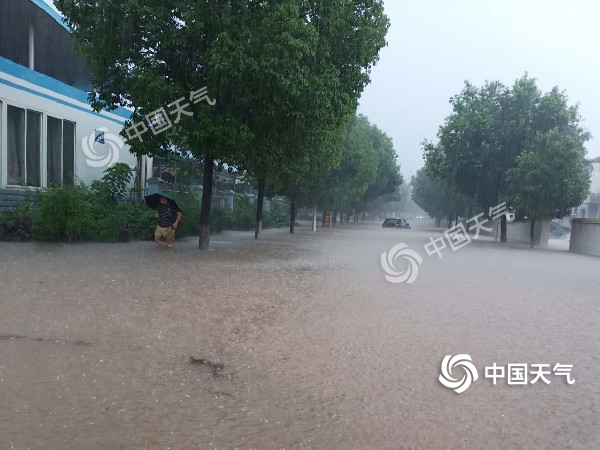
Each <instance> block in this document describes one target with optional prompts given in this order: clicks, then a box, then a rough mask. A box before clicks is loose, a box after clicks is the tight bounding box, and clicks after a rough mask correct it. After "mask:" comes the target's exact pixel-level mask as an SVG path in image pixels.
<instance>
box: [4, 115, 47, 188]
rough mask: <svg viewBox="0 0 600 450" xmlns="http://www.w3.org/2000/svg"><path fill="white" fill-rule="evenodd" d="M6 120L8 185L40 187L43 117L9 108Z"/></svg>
mask: <svg viewBox="0 0 600 450" xmlns="http://www.w3.org/2000/svg"><path fill="white" fill-rule="evenodd" d="M6 119H7V120H6V123H7V141H8V142H7V156H8V158H7V172H8V180H7V181H8V184H13V185H19V186H40V185H41V173H40V172H41V164H40V157H41V144H42V139H41V133H42V114H41V113H39V112H36V111H30V110H25V109H23V108H18V107H16V106H11V105H8V107H7V113H6Z"/></svg>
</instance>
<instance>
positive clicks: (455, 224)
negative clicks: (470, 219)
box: [454, 216, 458, 227]
mask: <svg viewBox="0 0 600 450" xmlns="http://www.w3.org/2000/svg"><path fill="white" fill-rule="evenodd" d="M454 226H455V227H457V226H458V216H456V217H455V218H454Z"/></svg>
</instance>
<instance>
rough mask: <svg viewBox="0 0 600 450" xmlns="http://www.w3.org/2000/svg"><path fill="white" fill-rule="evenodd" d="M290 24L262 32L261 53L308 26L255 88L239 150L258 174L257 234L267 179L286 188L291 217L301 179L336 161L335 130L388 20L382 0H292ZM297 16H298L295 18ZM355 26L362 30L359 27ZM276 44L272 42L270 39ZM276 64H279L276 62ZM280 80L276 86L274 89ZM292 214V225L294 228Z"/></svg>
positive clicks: (351, 107)
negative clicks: (269, 79)
mask: <svg viewBox="0 0 600 450" xmlns="http://www.w3.org/2000/svg"><path fill="white" fill-rule="evenodd" d="M285 3H286V4H291V3H295V4H296V5H297V8H296V10H295V14H292V15H291V16H290V17H291V18H290V19H289V21H291V23H290V24H287V23H285V22H283V21H282V20H281V19H278V20H275V24H274V25H273V26H271V27H264V26H261V27H260V29H267V30H268V29H273V28H277V27H278V26H279V27H281V30H280V31H279V32H277V33H275V34H273V33H268V34H265V37H264V40H265V42H267V43H269V45H267V47H266V49H262V48H257V49H256V51H258V52H260V54H261V56H262V57H264V53H265V51H266V52H269V50H270V49H271V47H272V46H273V44H272V41H273V40H274V39H275V40H277V39H284V40H286V41H290V40H293V39H294V38H295V36H298V35H299V32H298V31H296V29H299V30H302V29H304V28H308V29H309V30H310V33H308V34H307V39H305V40H304V41H303V42H299V43H298V48H297V49H296V52H295V56H297V58H295V59H292V62H293V64H296V66H292V67H290V64H288V63H287V62H286V60H285V59H288V60H289V56H288V55H282V54H279V55H271V59H270V60H275V61H277V57H279V58H284V60H283V61H282V62H281V63H278V64H276V65H275V66H274V68H273V69H272V72H273V73H274V74H275V80H274V82H273V83H271V85H268V86H265V84H264V80H261V83H262V85H263V86H264V87H265V89H254V91H253V92H256V98H255V99H254V100H253V102H252V112H253V113H252V115H251V116H250V125H249V127H250V129H251V130H252V132H253V133H254V136H255V139H254V141H253V143H252V145H251V146H250V148H249V151H248V152H247V153H246V155H245V159H244V167H245V168H246V169H247V170H249V171H250V172H251V173H253V174H254V175H255V176H256V177H257V179H258V191H259V198H258V202H257V228H256V233H255V237H259V236H260V227H261V216H262V204H263V198H264V193H265V191H266V186H267V185H269V186H270V187H271V189H272V190H273V192H279V193H283V194H288V195H289V196H290V198H291V215H292V216H293V217H295V209H296V202H297V198H298V196H303V198H304V199H307V198H308V196H307V195H306V194H307V193H306V192H302V191H303V188H302V187H301V185H302V184H305V185H308V184H310V183H307V180H317V179H319V177H323V176H325V175H327V173H328V172H329V171H330V170H333V169H336V168H337V167H338V166H339V165H340V163H341V152H342V146H341V145H340V140H339V135H340V134H341V133H343V132H344V130H345V128H346V126H347V123H348V121H349V120H350V118H351V117H352V116H354V114H355V111H356V108H357V105H358V100H359V97H360V95H361V93H362V92H363V90H364V88H365V87H366V85H367V84H368V83H369V80H370V71H371V68H372V66H373V65H374V64H375V63H376V61H377V60H378V58H379V56H378V55H379V51H380V49H381V48H382V47H383V46H384V45H385V36H386V34H387V30H388V28H389V21H388V19H387V17H386V16H385V14H384V11H383V3H382V2H381V1H380V0H377V1H372V0H353V1H328V2H323V1H321V0H315V1H305V0H302V1H295V2H285ZM299 19H301V20H302V21H303V22H300V23H298V20H299ZM357 30H360V32H357ZM275 48H276V47H275ZM282 68H284V69H283V70H282ZM274 86H275V87H281V89H274ZM293 229H294V219H293V218H292V220H291V225H290V231H291V232H293Z"/></svg>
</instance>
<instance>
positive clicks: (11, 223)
mask: <svg viewBox="0 0 600 450" xmlns="http://www.w3.org/2000/svg"><path fill="white" fill-rule="evenodd" d="M32 237H33V224H32V220H31V214H30V213H29V212H24V211H9V212H4V213H0V241H17V242H20V241H28V240H30V239H31V238H32Z"/></svg>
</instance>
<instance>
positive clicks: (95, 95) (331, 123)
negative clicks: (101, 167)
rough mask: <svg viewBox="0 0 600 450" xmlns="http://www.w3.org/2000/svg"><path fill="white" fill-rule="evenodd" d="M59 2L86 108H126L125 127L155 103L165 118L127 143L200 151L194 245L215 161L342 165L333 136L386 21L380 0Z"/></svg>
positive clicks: (255, 166)
mask: <svg viewBox="0 0 600 450" xmlns="http://www.w3.org/2000/svg"><path fill="white" fill-rule="evenodd" d="M56 4H57V6H58V8H59V9H60V10H61V12H62V13H63V14H64V15H65V17H66V19H67V23H68V24H69V26H70V28H71V29H72V31H73V35H74V37H75V40H76V45H77V48H78V50H79V51H80V52H81V53H83V55H84V56H85V58H86V62H87V64H88V66H89V67H90V69H91V71H92V74H93V87H94V90H93V92H92V93H91V94H90V100H91V101H92V104H93V106H94V108H96V109H102V108H106V109H114V108H116V107H119V106H125V107H130V108H132V109H133V114H132V120H131V122H129V123H128V124H127V125H126V127H128V126H130V125H132V124H135V123H139V122H142V120H143V119H144V118H146V119H148V118H149V117H152V116H153V115H154V114H156V112H157V111H158V112H159V113H160V111H161V110H160V108H164V109H165V110H166V114H164V111H163V113H162V116H167V117H166V118H167V119H169V118H170V119H171V122H172V124H171V126H169V127H168V129H165V130H164V131H161V132H160V133H156V134H155V133H154V132H152V133H151V132H146V133H145V134H143V136H140V138H136V136H135V135H134V136H131V135H130V134H129V135H128V134H127V133H123V134H124V135H125V136H127V138H128V143H129V144H130V145H131V148H132V150H133V151H134V152H136V153H138V154H151V155H152V154H162V153H169V152H190V153H191V154H192V155H193V156H194V157H195V158H198V159H203V161H204V165H203V166H204V177H203V178H204V190H203V197H202V214H201V219H200V221H201V229H202V233H201V238H200V247H201V248H206V247H207V245H208V242H209V216H210V204H211V192H212V170H213V166H214V164H215V162H219V163H221V164H227V165H229V166H236V167H241V168H243V169H245V170H247V171H249V172H250V173H252V174H253V175H255V176H257V178H259V179H264V178H265V177H266V176H267V175H269V174H271V173H272V172H273V170H274V168H276V169H277V170H278V172H279V173H278V177H280V178H282V182H281V184H284V183H285V184H294V183H296V182H297V181H298V180H299V179H301V178H302V177H303V176H306V174H309V173H310V172H311V170H313V171H321V172H324V173H326V171H327V170H328V169H329V168H331V167H335V166H336V165H337V164H339V163H340V155H341V149H340V147H339V145H337V142H336V140H335V137H336V136H338V135H339V132H340V130H341V129H342V127H343V126H344V124H345V121H346V120H347V117H348V116H351V115H353V114H354V111H355V110H356V106H357V104H358V99H359V97H360V95H361V93H362V91H363V89H364V87H365V86H366V84H367V83H368V82H369V79H370V70H371V67H372V66H373V65H374V64H375V63H376V61H377V60H378V53H379V50H380V49H381V48H382V47H383V46H384V45H385V36H386V33H387V30H388V28H389V21H388V19H387V17H386V16H385V14H384V12H383V2H382V1H381V0H352V1H346V0H331V1H327V2H323V1H321V0H312V1H311V0H289V1H286V2H258V1H254V0H230V1H215V2H190V1H188V0H173V1H170V2H167V3H165V2H164V1H162V0H160V1H159V0H149V1H147V2H144V4H143V5H142V4H140V3H139V2H138V1H136V0H96V1H94V2H88V1H83V0H57V2H56ZM203 88H204V90H203V91H202V92H203V93H204V95H206V96H207V97H204V98H203V99H200V98H194V97H193V96H192V95H191V93H192V92H196V93H198V91H199V90H200V89H203ZM199 96H200V95H199V94H198V97H199ZM196 100H197V101H196ZM204 100H205V101H204ZM184 105H185V108H184V107H183V106H184ZM163 119H164V117H163Z"/></svg>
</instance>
